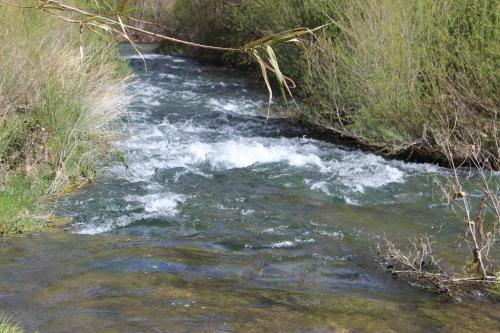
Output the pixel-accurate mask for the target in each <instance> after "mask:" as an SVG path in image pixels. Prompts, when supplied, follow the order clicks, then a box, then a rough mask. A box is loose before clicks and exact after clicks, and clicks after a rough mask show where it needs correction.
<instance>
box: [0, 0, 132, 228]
mask: <svg viewBox="0 0 500 333" xmlns="http://www.w3.org/2000/svg"><path fill="white" fill-rule="evenodd" d="M80 41H81V44H80ZM80 46H81V49H80ZM0 58H1V59H2V61H1V62H0V73H2V75H1V76H0V234H3V233H19V232H31V231H36V230H40V229H41V228H43V227H44V226H45V225H46V224H47V221H48V216H49V215H50V214H49V213H50V205H49V204H48V203H49V199H50V198H52V197H53V196H55V195H57V194H59V193H61V192H62V191H64V190H65V189H67V188H68V187H70V186H74V185H78V184H83V183H85V182H87V181H90V180H92V179H93V178H94V176H95V172H96V171H95V168H94V162H95V161H96V160H97V159H98V158H100V157H101V156H102V154H103V153H104V152H105V150H106V141H107V139H109V138H110V136H111V135H113V131H112V126H111V124H113V122H114V120H116V119H117V118H118V117H119V116H120V114H122V112H124V111H125V106H126V101H127V99H126V98H124V89H123V88H124V86H123V83H122V79H123V77H124V76H125V74H126V72H125V69H124V68H125V66H124V64H122V63H121V62H119V61H118V59H117V57H116V51H115V49H114V46H113V43H112V42H111V40H103V39H98V36H95V35H92V34H90V35H83V36H80V34H79V29H78V26H71V25H69V24H67V23H64V22H62V21H60V20H58V19H56V18H54V17H52V16H49V15H46V14H44V13H42V12H39V11H34V10H23V9H19V8H13V7H9V6H6V5H0Z"/></svg>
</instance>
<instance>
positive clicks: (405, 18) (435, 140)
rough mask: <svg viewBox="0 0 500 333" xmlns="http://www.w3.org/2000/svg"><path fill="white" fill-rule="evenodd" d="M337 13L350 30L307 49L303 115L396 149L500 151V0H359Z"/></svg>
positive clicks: (457, 155)
mask: <svg viewBox="0 0 500 333" xmlns="http://www.w3.org/2000/svg"><path fill="white" fill-rule="evenodd" d="M336 13H337V14H336V15H335V17H334V23H335V25H336V26H337V27H338V28H339V29H340V30H341V34H340V36H332V35H331V34H329V33H328V32H326V33H323V34H321V35H320V37H319V41H318V45H317V47H314V48H312V49H310V50H309V52H308V54H307V58H308V59H309V61H310V70H309V71H308V75H307V77H306V79H305V84H304V85H303V87H302V88H303V89H304V91H305V92H306V96H307V98H306V99H305V102H306V104H307V105H308V106H309V107H307V108H305V110H303V112H302V113H301V117H303V118H304V119H306V120H307V121H310V122H311V123H313V124H317V125H319V126H322V127H327V128H331V129H333V130H335V131H338V132H341V133H343V134H345V135H348V136H353V137H355V138H357V139H359V140H361V141H363V142H365V143H367V144H369V145H372V146H376V147H378V148H382V149H385V150H386V151H387V152H390V153H398V152H400V151H403V150H405V149H409V148H414V149H420V150H421V151H423V152H425V154H427V155H430V156H435V157H438V158H440V159H446V158H447V157H453V158H454V159H456V160H464V159H467V158H468V157H470V155H471V154H475V153H477V150H478V149H479V150H481V152H480V154H481V155H482V157H481V159H488V158H489V157H491V155H493V156H498V146H496V143H495V142H496V137H495V133H496V132H495V130H494V127H495V126H497V125H498V118H497V113H498V102H499V101H498V94H497V91H498V83H499V77H498V75H499V73H498V70H497V69H498V63H499V51H500V49H499V44H498V40H499V37H500V36H499V33H498V32H499V26H498V24H497V23H498V22H497V21H498V6H496V5H495V4H494V1H488V0H481V1H473V2H471V1H467V0H458V1H456V0H453V1H451V0H450V1H440V2H436V1H432V0H421V1H414V0H403V1H392V0H391V1H389V0H387V1H376V0H369V1H361V0H354V1H349V2H348V3H345V4H341V5H338V7H337V10H336ZM474 150H475V151H474ZM449 154H451V156H447V155H449Z"/></svg>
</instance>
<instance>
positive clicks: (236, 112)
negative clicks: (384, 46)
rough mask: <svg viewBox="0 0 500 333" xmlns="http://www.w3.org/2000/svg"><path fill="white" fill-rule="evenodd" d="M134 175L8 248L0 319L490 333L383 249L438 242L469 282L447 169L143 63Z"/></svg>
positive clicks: (134, 122)
mask: <svg viewBox="0 0 500 333" xmlns="http://www.w3.org/2000/svg"><path fill="white" fill-rule="evenodd" d="M128 58H129V59H130V65H131V66H132V68H133V69H134V72H135V78H134V79H133V82H132V84H131V85H130V87H129V94H130V96H131V98H132V99H133V102H132V104H131V106H130V110H129V114H128V116H127V118H126V119H125V124H124V126H123V128H124V132H123V136H122V138H121V139H120V140H118V141H117V142H116V143H115V144H116V147H117V148H118V149H120V150H121V151H123V152H124V153H125V155H126V159H127V163H126V165H123V164H119V163H113V164H111V165H107V166H106V167H105V170H104V172H103V175H102V176H101V177H100V178H99V180H98V181H97V182H96V183H95V184H93V185H92V186H89V187H88V188H86V189H85V190H84V191H81V192H79V193H77V194H75V195H72V196H70V197H68V198H64V199H62V200H61V201H60V202H59V203H58V205H57V211H58V213H59V214H61V215H66V216H70V217H71V218H72V223H70V224H69V225H68V226H67V227H66V232H57V233H48V234H39V235H34V236H33V237H30V238H29V239H15V238H12V239H8V240H6V241H3V242H2V243H0V311H5V312H7V313H9V314H12V315H14V317H15V318H16V319H17V320H21V322H22V324H23V326H25V327H26V329H27V331H28V332H34V331H38V332H40V333H43V332H437V331H442V332H470V331H475V332H487V331H491V332H492V331H495V330H500V311H499V310H500V307H499V305H496V304H483V303H481V302H474V301H466V302H463V303H452V302H449V299H448V298H446V297H444V296H440V295H436V294H433V293H431V292H426V291H423V290H420V289H418V288H413V287H411V286H409V285H408V284H407V283H406V282H404V281H401V280H399V279H393V278H391V276H390V274H388V273H386V272H384V271H383V270H381V269H380V268H379V267H378V265H377V261H376V253H375V252H376V251H375V248H376V245H377V243H379V242H381V241H383V240H384V239H385V238H387V239H390V240H391V241H394V242H396V243H397V244H402V245H405V244H408V239H409V238H411V237H418V236H421V235H428V236H429V237H431V239H432V240H436V239H439V243H436V244H435V252H436V254H437V255H439V256H441V257H443V258H445V259H446V263H447V265H448V266H449V267H450V268H452V269H456V268H457V267H460V265H462V263H463V251H461V250H457V245H456V244H457V243H456V240H457V238H458V237H459V236H460V234H461V225H460V223H459V222H457V219H456V218H455V217H454V215H453V214H451V213H450V212H449V211H448V210H447V209H446V208H443V207H441V206H439V205H437V204H436V202H435V201H434V200H433V198H432V196H433V193H435V192H436V191H437V190H438V189H437V188H436V186H434V185H433V184H434V183H433V180H434V179H435V178H436V177H437V178H439V177H444V176H445V175H446V172H447V171H446V170H444V169H442V168H439V167H437V166H435V165H430V164H414V163H405V162H402V161H395V160H386V159H384V158H382V157H380V156H376V155H374V154H370V153H366V152H362V151H359V150H356V149H353V148H350V147H344V146H342V145H339V144H333V143H328V142H323V141H320V140H317V139H314V138H311V136H310V135H308V131H307V129H305V128H301V127H298V126H294V125H292V124H290V123H288V122H286V121H283V120H281V119H278V118H271V119H269V121H267V123H266V118H265V113H266V99H267V96H266V94H265V89H263V87H262V84H261V83H260V82H254V81H252V80H249V79H247V78H245V75H242V74H241V73H239V72H237V71H231V70H228V69H221V68H218V67H213V66H208V65H202V64H199V63H197V62H195V61H193V60H189V59H184V58H180V57H172V56H162V55H156V54H147V55H146V58H147V70H146V68H145V67H144V65H143V63H142V61H141V60H140V59H139V57H137V56H130V57H128Z"/></svg>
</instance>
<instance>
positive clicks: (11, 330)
mask: <svg viewBox="0 0 500 333" xmlns="http://www.w3.org/2000/svg"><path fill="white" fill-rule="evenodd" d="M22 332H24V330H23V329H21V328H20V327H19V324H15V323H13V322H12V321H11V319H10V318H8V317H6V316H5V315H3V314H1V315H0V333H22Z"/></svg>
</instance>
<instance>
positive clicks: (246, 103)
mask: <svg viewBox="0 0 500 333" xmlns="http://www.w3.org/2000/svg"><path fill="white" fill-rule="evenodd" d="M207 103H208V106H209V107H210V108H211V109H212V110H213V111H218V112H228V113H235V114H241V115H258V114H259V111H261V110H262V107H263V103H262V101H252V100H248V99H227V98H225V99H224V100H220V99H217V98H210V99H209V100H208V102H207Z"/></svg>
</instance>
